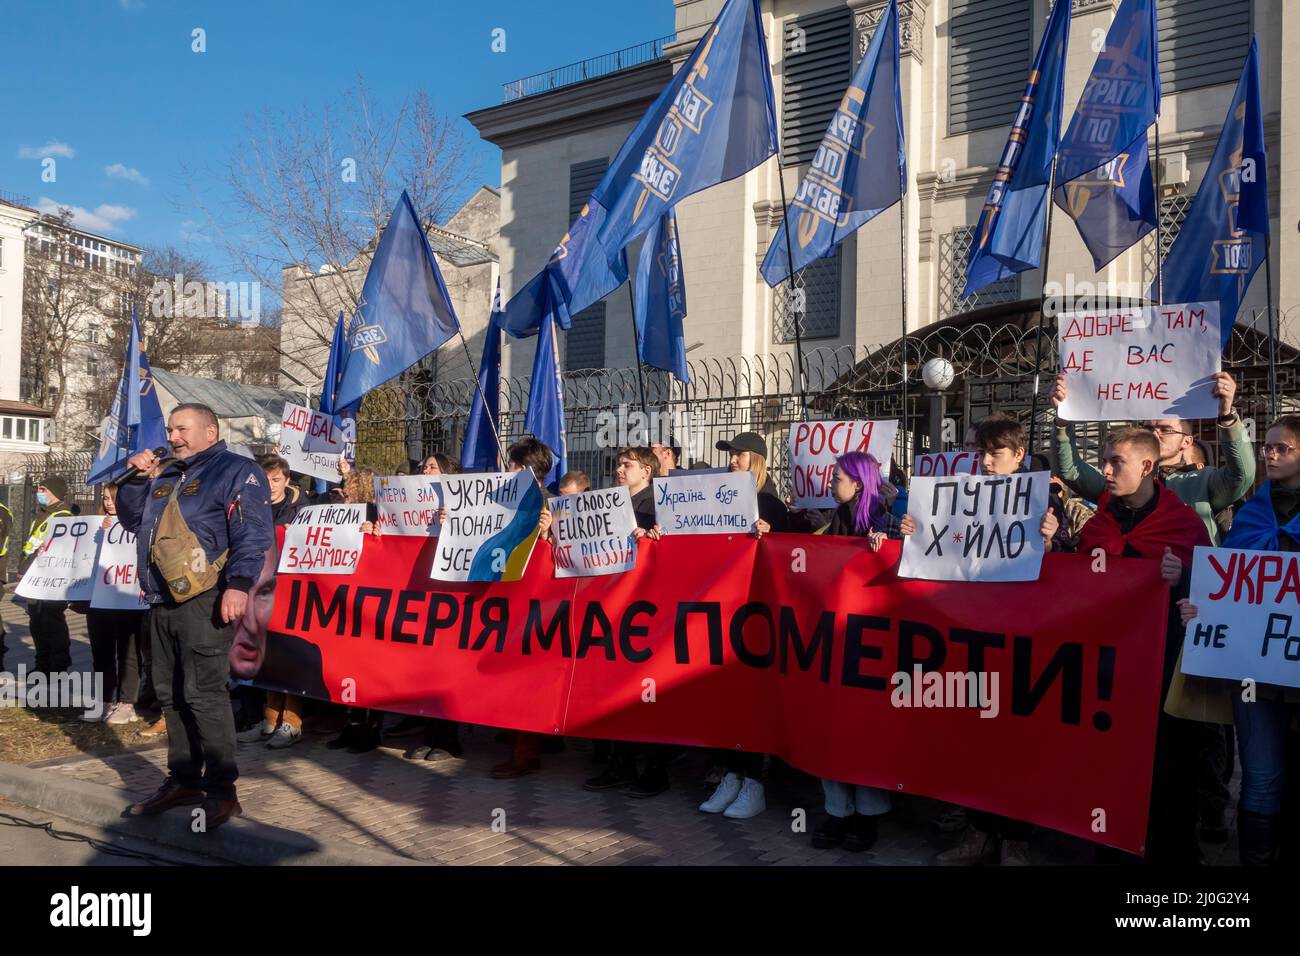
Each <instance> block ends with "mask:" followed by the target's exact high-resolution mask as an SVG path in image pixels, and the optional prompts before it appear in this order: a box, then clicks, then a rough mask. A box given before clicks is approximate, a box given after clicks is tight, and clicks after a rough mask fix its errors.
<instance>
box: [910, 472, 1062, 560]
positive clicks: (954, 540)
mask: <svg viewBox="0 0 1300 956" xmlns="http://www.w3.org/2000/svg"><path fill="white" fill-rule="evenodd" d="M1049 477H1050V476H1049V475H1048V473H1047V472H1045V471H1036V472H1026V471H1018V472H1016V473H1015V474H1014V475H954V476H952V477H948V478H913V479H912V484H911V487H910V488H909V489H908V497H907V513H908V514H909V515H910V516H911V518H912V521H913V522H915V524H916V531H915V532H914V533H913V534H911V535H909V536H908V537H907V539H906V540H905V541H904V542H903V556H902V559H901V560H900V562H899V565H898V576H899V577H900V578H923V579H925V580H928V581H1036V580H1038V573H1039V570H1040V569H1041V567H1042V563H1043V536H1042V535H1041V534H1040V533H1039V527H1040V526H1041V525H1042V522H1043V516H1044V515H1045V514H1046V513H1047V483H1048V478H1049Z"/></svg>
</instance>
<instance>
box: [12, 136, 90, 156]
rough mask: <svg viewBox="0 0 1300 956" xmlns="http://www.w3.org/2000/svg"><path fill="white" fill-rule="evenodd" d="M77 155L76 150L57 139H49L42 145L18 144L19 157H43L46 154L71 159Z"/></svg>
mask: <svg viewBox="0 0 1300 956" xmlns="http://www.w3.org/2000/svg"><path fill="white" fill-rule="evenodd" d="M76 155H77V151H76V150H75V149H73V148H72V147H71V146H69V145H68V144H67V143H60V142H59V141H58V140H53V139H52V140H50V141H49V142H48V143H46V144H45V145H44V146H19V147H18V158H19V159H45V157H47V156H61V157H63V158H64V159H71V158H72V157H73V156H76Z"/></svg>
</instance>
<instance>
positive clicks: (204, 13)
mask: <svg viewBox="0 0 1300 956" xmlns="http://www.w3.org/2000/svg"><path fill="white" fill-rule="evenodd" d="M4 6H5V10H4V18H3V31H4V36H5V41H6V42H5V49H6V53H5V59H6V64H5V65H6V71H7V72H8V73H9V75H10V76H11V77H22V78H23V81H22V82H20V84H19V85H18V86H17V88H16V89H13V90H11V94H12V95H10V96H8V97H6V104H5V112H4V125H5V128H6V134H7V135H6V137H5V138H6V139H7V140H8V145H7V148H5V147H4V146H0V191H3V193H4V194H5V195H6V198H8V196H9V195H10V194H18V195H19V196H26V197H27V198H28V199H29V201H30V204H31V205H38V204H40V203H41V201H42V200H43V199H44V200H49V201H52V202H54V203H57V204H59V205H64V206H72V207H76V208H78V209H79V210H81V211H82V212H81V213H80V216H81V219H80V222H81V224H82V225H84V226H85V227H86V228H89V229H93V230H95V231H98V232H102V233H105V234H107V235H110V236H113V237H115V238H120V239H123V240H126V241H127V242H131V243H134V244H136V245H144V246H162V245H169V244H170V245H174V246H177V247H178V248H181V249H184V250H187V251H189V252H191V253H193V254H196V255H198V256H199V257H200V258H207V259H209V260H210V261H211V260H216V259H218V258H219V256H218V254H217V253H216V251H215V248H214V247H213V246H212V244H211V243H208V242H206V241H205V239H204V236H203V233H202V227H201V223H202V220H203V216H202V215H201V213H200V212H199V211H198V210H196V209H195V208H193V206H192V200H191V198H190V193H189V190H188V188H187V183H186V177H185V174H184V172H183V169H184V168H185V167H186V166H189V167H190V168H194V167H199V168H203V167H208V168H218V169H219V168H220V167H221V166H222V165H223V164H224V162H225V160H226V158H227V156H228V155H229V152H230V150H231V147H232V145H233V144H234V142H236V141H237V140H238V139H239V138H240V137H241V135H242V134H243V130H244V120H245V118H246V117H247V116H249V115H250V114H255V113H258V112H260V111H261V110H262V109H264V108H270V109H283V110H296V109H300V108H303V107H306V108H309V109H311V110H317V109H319V108H321V107H323V106H326V105H328V104H329V102H330V100H331V98H332V97H337V96H338V95H339V94H340V93H342V92H343V91H346V90H348V89H350V88H351V87H352V86H353V85H354V84H355V82H356V78H357V75H358V73H360V74H362V75H364V77H365V81H366V84H367V87H368V88H369V90H370V93H371V95H372V96H373V97H374V98H375V99H376V100H377V101H378V102H379V103H380V105H381V106H395V105H396V104H397V103H399V102H400V101H401V99H402V98H403V97H405V96H407V95H409V94H410V93H411V92H412V91H413V90H415V89H416V88H418V87H421V86H422V87H424V88H425V89H427V90H428V91H429V93H430V94H431V95H432V96H433V99H434V103H435V106H436V108H437V109H438V110H439V111H440V112H442V113H446V114H450V115H453V116H457V117H459V116H461V115H462V114H464V113H467V112H469V111H471V110H475V109H480V108H482V107H485V106H491V105H495V104H497V103H500V102H501V87H502V84H503V83H505V82H507V81H509V80H514V79H518V78H520V77H524V76H527V75H530V74H533V73H538V72H541V71H544V70H549V69H552V68H554V67H558V66H563V65H565V64H567V63H571V62H573V61H575V60H581V59H585V58H587V57H591V56H595V55H598V54H601V53H606V52H610V51H613V50H617V49H621V48H623V47H627V46H632V45H634V44H637V43H641V42H643V41H646V40H650V39H654V38H655V37H660V36H665V35H669V34H672V33H673V32H674V27H673V8H672V2H671V0H546V2H540V3H539V2H537V0H479V2H475V3H464V2H447V0H419V2H417V0H401V2H398V0H370V2H355V0H352V2H344V0H313V2H311V3H301V2H287V0H261V2H256V3H253V2H245V0H223V2H212V0H209V2H193V0H191V2H184V3H182V2H165V0H57V2H52V0H39V2H31V0H5V4H4ZM195 27H201V28H202V29H204V30H205V31H206V44H207V50H206V52H204V53H201V54H199V53H195V52H193V51H192V50H191V43H192V39H191V36H192V34H191V31H192V30H193V29H194V28H195ZM497 28H501V29H504V30H505V45H506V49H505V52H500V53H498V52H493V50H492V31H493V30H495V29H497ZM459 122H460V123H461V124H462V126H463V129H464V130H465V133H466V138H467V140H468V141H469V142H471V143H472V144H473V148H472V152H471V156H472V159H473V161H474V163H475V166H476V173H477V175H476V177H475V181H476V182H482V183H488V184H490V185H497V184H498V183H499V182H500V152H499V151H498V150H497V149H496V148H495V147H494V146H491V145H490V144H488V143H484V142H482V141H481V140H479V139H478V135H477V133H476V132H475V131H474V129H473V127H471V126H470V125H469V124H468V123H466V122H465V121H464V120H460V121H459ZM46 155H50V156H53V158H54V159H55V161H56V163H57V167H56V170H55V171H56V175H57V179H56V181H55V182H43V181H42V179H41V173H42V162H41V160H42V157H43V156H46ZM216 198H218V199H219V198H220V197H216ZM214 264H216V263H214Z"/></svg>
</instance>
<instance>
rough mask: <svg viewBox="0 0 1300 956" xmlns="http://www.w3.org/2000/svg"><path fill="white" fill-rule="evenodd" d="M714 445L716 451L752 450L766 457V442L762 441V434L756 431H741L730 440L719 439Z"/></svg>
mask: <svg viewBox="0 0 1300 956" xmlns="http://www.w3.org/2000/svg"><path fill="white" fill-rule="evenodd" d="M714 447H715V448H717V449H718V451H725V452H736V451H752V452H755V453H757V454H759V455H762V456H763V457H764V458H766V457H767V442H765V441H763V436H762V435H760V434H758V433H757V432H741V433H740V434H739V435H737V436H736V437H735V438H733V439H731V441H720V442H718V443H717V444H716V445H715V446H714Z"/></svg>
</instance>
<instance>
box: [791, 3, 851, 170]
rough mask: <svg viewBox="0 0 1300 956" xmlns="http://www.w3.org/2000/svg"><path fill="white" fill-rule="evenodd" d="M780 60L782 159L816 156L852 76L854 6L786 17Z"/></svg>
mask: <svg viewBox="0 0 1300 956" xmlns="http://www.w3.org/2000/svg"><path fill="white" fill-rule="evenodd" d="M783 32H784V44H785V46H784V53H783V54H782V60H781V164H782V165H784V166H797V165H799V164H800V163H806V162H809V161H811V160H812V157H813V153H815V152H817V146H818V144H819V143H821V141H822V137H823V136H824V135H826V127H827V126H828V125H830V121H831V117H832V116H833V115H835V110H836V108H837V107H838V106H839V105H840V101H841V100H842V99H843V98H844V91H845V89H847V88H848V85H849V80H850V79H852V78H853V11H852V10H850V9H849V8H848V7H846V6H840V7H836V8H835V9H833V10H825V11H822V12H820V13H810V14H806V15H805V16H802V17H793V18H789V19H787V20H786V21H785V27H784V31H783Z"/></svg>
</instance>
